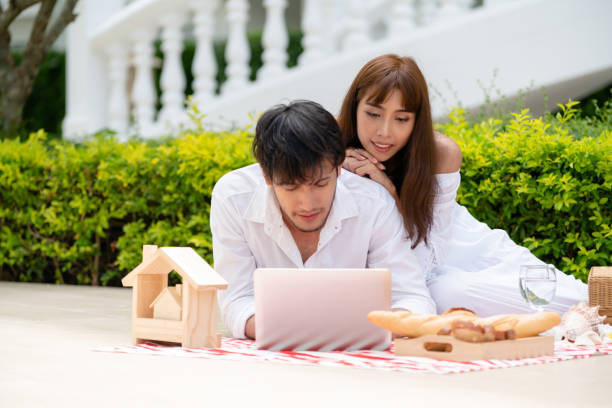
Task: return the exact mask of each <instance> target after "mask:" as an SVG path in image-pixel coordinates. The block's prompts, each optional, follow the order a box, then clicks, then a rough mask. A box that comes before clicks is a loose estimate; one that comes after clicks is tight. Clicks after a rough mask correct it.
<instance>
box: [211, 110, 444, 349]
mask: <svg viewBox="0 0 612 408" xmlns="http://www.w3.org/2000/svg"><path fill="white" fill-rule="evenodd" d="M344 152H345V151H344V146H343V144H342V141H341V135H340V129H339V128H338V125H337V123H336V120H335V119H334V117H333V116H332V115H331V114H330V113H329V112H327V111H326V110H325V109H323V108H322V107H321V106H320V105H318V104H316V103H314V102H308V101H298V102H293V103H291V104H289V105H280V106H276V107H274V108H272V109H270V110H268V111H267V112H265V113H264V114H263V115H262V116H261V118H260V119H259V121H258V123H257V127H256V130H255V139H254V141H253V153H254V155H255V158H256V159H257V161H258V164H255V165H251V166H247V167H244V168H242V169H238V170H235V171H232V172H230V173H228V174H226V175H225V176H223V177H222V178H221V179H220V180H219V181H218V183H217V184H216V186H215V188H214V189H213V192H212V206H211V211H210V226H211V230H212V236H213V256H214V261H215V270H216V271H217V272H218V273H220V274H221V275H223V277H224V278H225V279H226V280H227V281H228V284H229V285H228V288H227V290H225V291H221V292H220V294H219V300H220V304H221V312H222V314H223V318H224V321H225V324H226V326H227V327H228V328H229V329H230V330H231V331H232V334H233V336H234V337H238V338H244V337H249V338H255V319H254V313H255V306H254V296H253V272H254V270H255V269H256V268H264V267H268V268H280V267H289V268H364V267H370V268H388V269H389V270H390V271H391V274H392V291H391V294H392V307H393V308H395V309H406V310H410V311H412V312H416V313H435V310H436V309H435V304H434V302H433V300H432V299H431V297H430V295H429V291H428V289H427V287H426V285H425V277H424V275H423V273H422V271H421V269H420V267H419V264H418V262H417V259H416V257H415V255H414V254H413V252H412V251H411V249H410V242H409V241H408V240H407V237H406V233H405V232H404V227H403V223H402V218H401V216H400V214H399V212H398V211H397V209H396V206H395V202H394V201H393V198H392V197H391V196H390V195H389V193H387V191H386V190H385V189H384V188H383V187H382V186H380V185H379V184H378V183H375V182H373V181H371V180H368V179H366V178H363V177H360V176H357V175H354V174H351V173H350V172H341V167H342V162H343V160H344Z"/></svg>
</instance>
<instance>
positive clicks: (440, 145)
mask: <svg viewBox="0 0 612 408" xmlns="http://www.w3.org/2000/svg"><path fill="white" fill-rule="evenodd" d="M434 142H435V146H436V159H437V160H436V162H437V164H436V174H440V173H454V172H456V171H458V170H459V169H460V168H461V162H462V160H463V155H462V154H461V148H460V147H459V145H458V144H457V142H455V141H454V140H453V139H451V138H450V137H448V136H446V135H443V134H442V133H440V132H438V131H434Z"/></svg>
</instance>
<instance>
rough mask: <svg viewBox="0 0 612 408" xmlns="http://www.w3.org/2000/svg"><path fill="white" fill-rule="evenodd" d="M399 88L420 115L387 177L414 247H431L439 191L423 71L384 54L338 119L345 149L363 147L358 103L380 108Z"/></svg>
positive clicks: (356, 85)
mask: <svg viewBox="0 0 612 408" xmlns="http://www.w3.org/2000/svg"><path fill="white" fill-rule="evenodd" d="M395 89H397V90H398V91H399V92H400V93H401V95H402V98H403V104H404V108H405V109H406V110H408V111H409V112H414V113H415V114H416V118H415V124H414V128H413V130H412V134H411V135H410V138H409V139H408V143H406V146H404V147H403V148H402V149H401V150H400V151H398V152H397V153H396V154H395V155H394V156H393V157H392V158H391V159H389V160H388V161H387V162H386V163H385V166H386V173H387V175H388V176H389V178H390V179H391V180H392V181H393V184H395V188H396V189H397V191H398V194H399V207H400V208H399V210H400V212H401V214H402V216H403V218H404V225H405V227H406V230H407V231H408V235H409V236H410V239H411V241H412V247H413V248H414V247H415V246H416V245H417V244H418V243H419V242H421V241H424V242H425V243H427V234H428V233H429V230H430V228H431V225H432V223H433V203H434V196H435V194H436V190H437V182H436V178H435V169H436V154H435V146H434V135H433V124H432V120H431V109H430V106H429V93H428V92H427V83H426V82H425V78H424V77H423V74H422V73H421V70H420V69H419V67H418V66H417V64H416V63H415V62H414V60H413V59H412V58H409V57H399V56H397V55H394V54H387V55H381V56H379V57H376V58H374V59H373V60H371V61H369V62H368V63H366V64H365V65H364V66H363V68H361V70H360V71H359V73H358V74H357V76H356V77H355V79H354V80H353V83H352V84H351V87H350V89H349V91H348V93H347V94H346V96H345V97H344V102H343V103H342V108H341V110H340V114H339V116H338V124H339V125H340V130H341V131H342V137H343V138H344V144H345V146H346V147H359V148H363V146H361V143H360V142H359V138H358V137H357V105H359V102H360V101H361V99H362V98H364V97H365V96H367V97H368V102H370V103H373V104H377V105H378V104H380V103H382V102H384V101H385V100H386V99H387V97H388V96H389V95H390V93H391V92H392V91H393V90H395Z"/></svg>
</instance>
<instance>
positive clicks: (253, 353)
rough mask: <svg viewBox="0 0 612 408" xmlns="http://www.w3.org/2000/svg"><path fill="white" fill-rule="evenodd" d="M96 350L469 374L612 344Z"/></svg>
mask: <svg viewBox="0 0 612 408" xmlns="http://www.w3.org/2000/svg"><path fill="white" fill-rule="evenodd" d="M92 350H93V351H100V352H111V353H130V354H149V355H156V356H175V357H198V358H207V359H215V360H251V361H253V360H255V361H266V362H279V363H289V364H302V365H316V366H324V367H358V368H372V369H377V370H392V371H403V372H413V373H436V374H449V373H467V372H472V371H481V370H489V369H493V368H506V367H519V366H524V365H530V364H543V363H553V362H557V361H564V360H572V359H575V358H587V357H591V356H594V355H601V354H612V344H605V345H599V346H571V347H570V346H565V345H555V352H554V354H553V355H551V356H541V357H536V358H524V359H520V360H475V361H446V360H436V359H432V358H425V357H407V356H395V355H394V354H393V349H389V350H386V351H355V352H318V351H269V350H259V349H257V348H256V347H255V342H253V341H251V340H240V339H234V338H229V337H224V338H223V339H222V343H221V348H216V349H211V348H186V347H171V346H162V345H158V344H153V343H142V344H138V345H136V346H113V347H98V348H94V349H92Z"/></svg>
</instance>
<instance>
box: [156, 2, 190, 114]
mask: <svg viewBox="0 0 612 408" xmlns="http://www.w3.org/2000/svg"><path fill="white" fill-rule="evenodd" d="M184 19H185V16H184V15H183V14H180V13H178V12H172V13H169V14H167V15H166V16H164V17H163V18H162V19H161V25H162V35H161V39H162V44H161V48H162V51H163V52H164V66H163V67H162V72H161V78H160V85H161V91H162V94H161V100H162V109H161V111H160V113H159V120H158V121H159V122H162V123H171V124H176V123H178V122H179V121H180V119H181V115H182V114H183V106H184V102H185V73H184V71H183V63H182V61H181V52H182V50H183V36H182V33H181V27H182V25H183V22H184Z"/></svg>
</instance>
